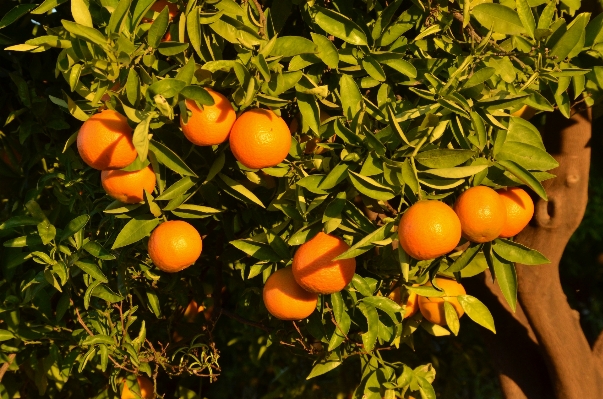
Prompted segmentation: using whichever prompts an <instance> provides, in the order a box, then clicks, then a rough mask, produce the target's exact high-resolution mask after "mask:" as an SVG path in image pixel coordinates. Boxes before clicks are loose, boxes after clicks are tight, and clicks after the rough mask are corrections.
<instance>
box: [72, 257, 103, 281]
mask: <svg viewBox="0 0 603 399" xmlns="http://www.w3.org/2000/svg"><path fill="white" fill-rule="evenodd" d="M75 265H76V266H77V267H79V268H80V269H82V271H83V272H84V273H87V274H89V275H91V276H92V277H94V279H95V280H99V281H102V282H103V283H108V282H109V280H108V279H107V276H105V274H104V273H103V272H102V270H101V269H100V268H99V267H98V265H97V264H96V263H94V262H93V261H92V260H89V259H80V260H78V261H77V262H75Z"/></svg>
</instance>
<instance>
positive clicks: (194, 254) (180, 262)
mask: <svg viewBox="0 0 603 399" xmlns="http://www.w3.org/2000/svg"><path fill="white" fill-rule="evenodd" d="M202 249H203V243H202V241H201V236H200V235H199V232H198V231H197V229H195V228H194V227H193V226H191V225H190V224H189V223H187V222H184V221H181V220H173V221H169V222H164V223H161V224H160V225H159V226H158V227H157V228H156V229H155V230H153V232H152V233H151V237H150V238H149V256H150V257H151V260H152V261H153V263H154V264H155V266H157V267H158V268H159V269H160V270H163V271H164V272H167V273H175V272H179V271H181V270H183V269H186V268H187V267H189V266H191V265H192V264H193V263H195V262H196V261H197V259H199V256H201V250H202Z"/></svg>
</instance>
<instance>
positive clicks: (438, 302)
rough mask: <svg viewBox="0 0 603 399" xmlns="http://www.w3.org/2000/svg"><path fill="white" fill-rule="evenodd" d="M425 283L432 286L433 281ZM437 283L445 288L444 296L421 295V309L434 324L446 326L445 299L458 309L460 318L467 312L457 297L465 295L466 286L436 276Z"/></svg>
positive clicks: (425, 316) (424, 315)
mask: <svg viewBox="0 0 603 399" xmlns="http://www.w3.org/2000/svg"><path fill="white" fill-rule="evenodd" d="M425 285H428V286H431V283H430V282H429V283H427V284H425ZM436 285H437V286H438V287H440V288H441V289H443V290H444V292H445V293H446V295H445V296H443V297H432V298H427V297H424V296H420V297H419V309H420V310H421V314H422V315H423V317H424V318H425V319H426V320H427V321H430V322H432V323H433V324H438V325H440V326H445V325H446V324H447V323H446V314H445V311H444V301H447V302H449V303H450V304H451V305H452V306H453V307H454V310H456V313H457V314H458V316H459V318H460V317H461V316H463V314H465V311H464V310H463V307H462V306H461V304H460V303H459V301H458V300H457V299H456V297H457V296H459V295H465V294H466V292H465V288H464V287H463V286H462V285H461V284H459V283H457V282H456V281H454V280H448V279H445V278H436Z"/></svg>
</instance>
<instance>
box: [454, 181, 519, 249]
mask: <svg viewBox="0 0 603 399" xmlns="http://www.w3.org/2000/svg"><path fill="white" fill-rule="evenodd" d="M454 211H455V212H456V214H457V215H458V217H459V220H460V221H461V229H462V230H463V237H465V238H466V239H468V240H469V241H472V242H488V241H492V240H493V239H495V238H496V237H498V236H499V235H500V232H501V231H502V229H503V227H504V225H505V219H506V214H507V211H506V209H505V204H504V203H503V200H502V198H501V197H500V195H498V193H497V192H496V191H494V190H492V189H491V188H490V187H486V186H477V187H471V188H470V189H469V190H467V191H465V192H463V193H462V194H461V195H460V196H459V197H458V198H457V199H456V202H455V203H454Z"/></svg>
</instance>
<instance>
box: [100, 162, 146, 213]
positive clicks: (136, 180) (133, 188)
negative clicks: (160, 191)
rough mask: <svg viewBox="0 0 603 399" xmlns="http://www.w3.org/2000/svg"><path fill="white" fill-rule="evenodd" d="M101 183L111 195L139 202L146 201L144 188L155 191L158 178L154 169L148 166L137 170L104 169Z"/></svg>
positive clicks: (122, 200)
mask: <svg viewBox="0 0 603 399" xmlns="http://www.w3.org/2000/svg"><path fill="white" fill-rule="evenodd" d="M101 183H102V185H103V188H104V189H105V192H106V193H107V194H108V195H109V196H110V197H112V198H115V199H116V200H118V201H121V202H125V203H126V204H137V203H139V202H142V201H144V190H147V191H148V192H149V193H152V192H153V190H154V189H155V183H156V178H155V172H153V169H151V167H150V166H147V167H146V168H142V169H140V170H137V171H135V172H125V171H123V170H103V171H102V172H101Z"/></svg>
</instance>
